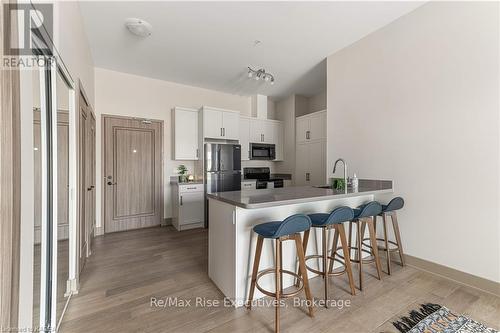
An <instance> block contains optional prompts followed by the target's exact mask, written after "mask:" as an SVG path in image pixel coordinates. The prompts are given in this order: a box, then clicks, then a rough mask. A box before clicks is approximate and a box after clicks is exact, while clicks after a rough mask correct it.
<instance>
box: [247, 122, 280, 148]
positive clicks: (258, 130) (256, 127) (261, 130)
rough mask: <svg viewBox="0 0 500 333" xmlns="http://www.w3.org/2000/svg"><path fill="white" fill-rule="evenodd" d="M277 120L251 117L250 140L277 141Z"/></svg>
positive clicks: (254, 141) (258, 141)
mask: <svg viewBox="0 0 500 333" xmlns="http://www.w3.org/2000/svg"><path fill="white" fill-rule="evenodd" d="M275 123H276V121H273V120H265V119H255V118H254V119H250V142H253V143H270V144H271V143H275V142H274V141H275V140H274V124H275Z"/></svg>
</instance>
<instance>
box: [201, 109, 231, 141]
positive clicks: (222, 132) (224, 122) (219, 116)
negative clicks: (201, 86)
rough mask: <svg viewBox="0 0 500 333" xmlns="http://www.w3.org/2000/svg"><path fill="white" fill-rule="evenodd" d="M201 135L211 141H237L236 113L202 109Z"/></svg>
mask: <svg viewBox="0 0 500 333" xmlns="http://www.w3.org/2000/svg"><path fill="white" fill-rule="evenodd" d="M202 112H203V135H204V137H205V138H211V139H226V140H238V139H239V113H238V112H237V111H231V110H223V109H216V108H210V107H203V108H202Z"/></svg>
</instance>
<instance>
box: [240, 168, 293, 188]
mask: <svg viewBox="0 0 500 333" xmlns="http://www.w3.org/2000/svg"><path fill="white" fill-rule="evenodd" d="M243 177H244V179H255V180H256V188H257V189H264V188H280V187H283V184H284V180H283V179H282V178H271V170H270V169H269V168H266V167H264V168H243Z"/></svg>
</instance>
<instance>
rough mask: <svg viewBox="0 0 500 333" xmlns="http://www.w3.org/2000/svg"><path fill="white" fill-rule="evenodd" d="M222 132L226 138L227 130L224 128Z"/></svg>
mask: <svg viewBox="0 0 500 333" xmlns="http://www.w3.org/2000/svg"><path fill="white" fill-rule="evenodd" d="M222 132H223V133H224V135H223V136H226V128H225V127H223V128H222Z"/></svg>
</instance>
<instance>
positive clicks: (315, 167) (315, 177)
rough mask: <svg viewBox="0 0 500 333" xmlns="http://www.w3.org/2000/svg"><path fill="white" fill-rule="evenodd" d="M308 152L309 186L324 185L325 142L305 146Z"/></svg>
mask: <svg viewBox="0 0 500 333" xmlns="http://www.w3.org/2000/svg"><path fill="white" fill-rule="evenodd" d="M306 146H307V147H308V151H309V173H310V176H309V179H310V181H309V184H310V185H324V184H326V166H325V155H326V151H325V146H326V145H325V141H316V142H311V143H308V144H307V145H306Z"/></svg>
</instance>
